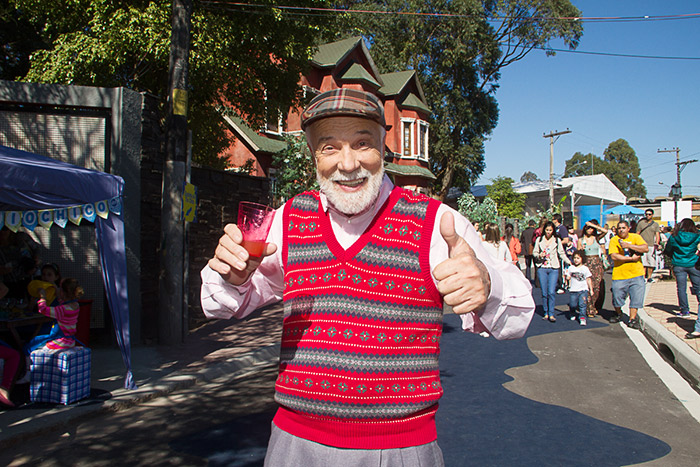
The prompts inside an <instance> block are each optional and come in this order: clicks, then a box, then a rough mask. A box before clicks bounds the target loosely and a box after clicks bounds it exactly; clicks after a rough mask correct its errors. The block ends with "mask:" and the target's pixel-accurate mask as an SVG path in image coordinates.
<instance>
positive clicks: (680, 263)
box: [475, 209, 700, 339]
mask: <svg viewBox="0 0 700 467" xmlns="http://www.w3.org/2000/svg"><path fill="white" fill-rule="evenodd" d="M653 217H654V211H653V209H647V210H646V211H645V212H644V217H643V218H642V219H640V220H639V221H630V222H627V221H625V220H621V221H620V222H618V223H617V224H614V225H612V226H609V225H607V224H606V225H604V226H601V225H600V224H599V222H598V221H597V220H595V219H591V220H589V221H587V222H585V223H584V225H583V226H582V228H581V229H580V230H578V231H577V230H576V229H574V228H573V226H571V225H569V226H566V225H564V224H563V223H562V217H561V215H560V214H554V215H553V216H552V219H551V220H549V218H547V217H543V218H542V219H541V220H540V223H539V226H538V225H537V224H536V222H535V221H534V220H530V221H528V224H527V226H526V228H525V229H523V230H522V231H521V232H520V236H519V238H518V237H517V236H515V235H514V230H513V225H512V224H506V225H505V229H504V235H503V236H501V235H500V233H499V227H498V225H497V224H495V223H488V222H487V223H484V224H483V225H479V224H478V223H476V224H475V227H477V230H479V228H481V230H479V233H480V237H481V239H482V242H483V244H484V246H485V249H486V250H487V251H488V252H489V253H490V254H491V255H492V256H493V257H494V258H496V259H498V260H502V261H508V262H512V263H514V264H516V265H519V264H520V263H519V256H522V257H523V269H522V270H523V273H524V274H525V277H526V278H527V279H528V280H530V282H531V283H532V284H533V285H534V286H535V287H536V288H539V289H541V293H542V307H543V309H544V313H543V317H542V319H544V320H549V321H552V322H554V321H556V317H555V315H554V303H555V298H556V294H561V293H564V292H565V290H566V289H568V291H569V293H570V300H571V301H570V313H569V318H570V319H572V320H574V319H578V320H579V322H580V323H581V325H584V326H585V325H586V323H587V318H592V317H594V316H596V315H598V314H599V307H600V303H601V302H602V298H603V297H602V292H603V291H604V290H605V288H604V286H605V282H604V273H605V271H606V270H608V269H610V268H611V267H612V268H613V274H612V284H611V286H612V287H611V290H612V294H613V297H612V298H613V307H614V309H615V314H614V315H613V316H612V318H610V321H611V322H619V321H620V318H621V316H622V310H621V308H622V305H623V304H624V302H625V300H626V299H627V298H629V299H630V320H629V321H628V326H630V327H631V328H639V320H638V318H637V310H638V309H639V308H640V307H641V306H642V302H643V299H644V284H645V282H654V281H656V280H657V279H656V278H655V277H654V276H653V273H654V271H655V270H658V269H662V268H664V267H666V266H670V269H671V271H672V275H673V276H674V277H675V279H676V283H677V289H678V304H679V307H680V311H679V312H678V316H684V317H687V316H689V315H690V311H689V305H688V297H687V281H688V280H690V282H691V293H692V294H693V295H696V296H700V263H698V254H700V253H698V249H699V248H700V233H699V232H698V228H697V226H696V225H695V224H694V223H693V221H692V220H691V219H683V220H682V221H681V222H679V223H678V224H677V226H676V227H675V228H674V229H673V230H672V229H671V228H670V227H662V226H660V225H659V223H657V222H656V221H654V219H653ZM696 266H697V268H696ZM584 304H585V307H584V306H583V305H584ZM686 338H688V339H696V338H700V319H699V320H698V322H697V324H696V327H695V329H694V331H693V332H690V333H688V334H687V335H686Z"/></svg>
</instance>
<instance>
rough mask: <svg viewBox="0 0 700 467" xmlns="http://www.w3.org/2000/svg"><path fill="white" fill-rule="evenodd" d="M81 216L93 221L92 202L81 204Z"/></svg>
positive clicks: (93, 207) (93, 208)
mask: <svg viewBox="0 0 700 467" xmlns="http://www.w3.org/2000/svg"><path fill="white" fill-rule="evenodd" d="M83 217H84V218H85V219H87V220H89V221H90V222H95V217H96V216H95V206H93V205H92V204H84V205H83Z"/></svg>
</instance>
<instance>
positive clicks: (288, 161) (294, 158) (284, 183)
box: [272, 134, 318, 201]
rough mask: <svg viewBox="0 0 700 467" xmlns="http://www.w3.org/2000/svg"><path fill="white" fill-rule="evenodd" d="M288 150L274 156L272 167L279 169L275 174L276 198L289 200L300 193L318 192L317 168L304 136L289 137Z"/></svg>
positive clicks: (287, 138)
mask: <svg viewBox="0 0 700 467" xmlns="http://www.w3.org/2000/svg"><path fill="white" fill-rule="evenodd" d="M285 139H286V140H287V148H286V149H284V150H283V151H280V152H278V153H276V154H273V156H272V165H273V166H274V167H278V169H277V172H276V174H275V179H276V182H275V184H276V193H275V197H276V198H280V199H281V200H282V201H284V200H288V199H290V198H292V197H293V196H295V195H298V194H299V193H303V192H304V191H308V190H317V189H318V183H317V181H316V166H315V165H314V161H313V157H312V155H311V151H310V150H309V146H308V145H307V144H306V137H305V136H304V134H301V135H299V136H296V135H289V136H287V137H286V138H285Z"/></svg>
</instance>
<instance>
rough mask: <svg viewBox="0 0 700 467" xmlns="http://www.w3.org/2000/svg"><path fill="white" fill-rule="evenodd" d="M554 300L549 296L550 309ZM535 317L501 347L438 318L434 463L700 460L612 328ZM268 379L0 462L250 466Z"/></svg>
mask: <svg viewBox="0 0 700 467" xmlns="http://www.w3.org/2000/svg"><path fill="white" fill-rule="evenodd" d="M608 279H609V278H608ZM608 283H609V282H608ZM535 292H536V293H535V295H536V300H537V303H538V304H539V302H540V300H539V297H538V295H539V294H538V292H539V289H536V291H535ZM567 298H568V296H567V295H560V296H558V297H557V304H558V309H559V310H561V311H562V312H563V310H565V309H566V308H567V307H566V303H567ZM605 308H606V309H610V308H609V304H607V306H606V307H605ZM537 313H538V315H535V318H534V319H533V321H532V324H531V326H530V329H529V330H528V333H527V337H526V338H525V339H519V340H513V341H496V340H495V339H493V338H483V337H480V336H478V335H473V334H466V333H463V332H461V330H460V328H459V319H458V317H456V316H455V315H450V314H448V315H446V316H445V327H444V337H443V343H442V355H441V360H440V365H441V373H442V381H443V386H444V388H445V396H444V398H443V399H442V401H441V404H440V410H439V411H438V440H439V444H440V446H441V447H442V450H443V453H444V458H445V462H446V465H448V466H460V467H461V466H511V465H512V466H542V465H545V466H550V465H552V466H621V465H635V464H643V465H649V466H697V465H700V443H698V442H697V440H698V439H700V424H698V423H697V422H696V421H695V419H693V418H692V417H691V416H690V415H689V414H688V412H687V411H686V409H685V408H684V407H683V406H682V404H681V403H680V402H679V401H678V400H677V399H676V398H675V397H674V396H673V394H671V392H670V391H669V390H668V389H667V388H666V386H665V385H664V384H663V383H662V382H661V381H660V380H659V378H658V377H657V376H656V374H655V373H654V372H653V371H652V370H651V369H650V368H649V366H648V364H647V363H646V362H645V361H644V359H643V358H642V357H641V356H640V354H639V353H638V351H637V350H636V348H635V347H634V345H633V344H632V343H631V342H630V340H629V339H628V338H627V336H626V335H625V333H624V330H623V329H622V328H621V326H623V325H620V324H615V325H610V324H608V323H607V321H605V320H603V319H601V318H596V319H593V320H589V325H588V326H586V327H582V326H579V324H578V322H576V321H569V320H566V319H565V316H564V314H560V315H558V319H557V322H556V323H549V322H547V321H542V320H541V319H540V318H541V314H542V311H541V308H539V307H538V310H537ZM635 332H638V331H635ZM275 373H276V369H275V367H274V366H273V365H268V366H262V367H260V368H257V369H254V370H252V371H250V372H248V373H247V374H245V375H242V376H240V377H238V378H236V379H234V380H217V381H214V382H212V383H206V384H200V385H196V386H194V387H191V388H188V389H185V390H180V391H177V392H175V393H172V394H170V395H169V396H168V397H163V398H158V399H154V400H151V401H149V402H147V403H144V404H142V405H138V406H134V407H132V408H130V409H129V410H126V411H121V412H117V413H114V414H109V415H106V416H100V417H97V418H93V419H89V420H84V421H82V422H81V423H79V424H78V425H76V426H71V427H70V428H68V429H66V430H65V431H64V432H59V433H54V434H50V435H46V436H43V437H41V438H36V439H33V440H32V441H31V445H18V446H14V447H12V448H9V449H7V450H4V451H3V452H2V453H0V464H2V465H39V466H60V465H85V466H102V465H113V464H114V463H119V464H122V465H144V464H148V465H155V466H158V465H193V466H195V465H212V466H223V465H227V466H244V467H252V466H259V465H262V459H263V457H264V453H265V447H266V444H267V438H268V436H269V430H270V421H271V418H272V415H273V413H274V409H275V405H274V402H273V400H272V394H273V386H274V379H275Z"/></svg>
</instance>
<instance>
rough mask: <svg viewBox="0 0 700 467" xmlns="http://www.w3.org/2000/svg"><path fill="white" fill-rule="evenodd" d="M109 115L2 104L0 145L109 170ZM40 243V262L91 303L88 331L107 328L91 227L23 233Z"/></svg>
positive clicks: (86, 224) (71, 225)
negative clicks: (56, 269)
mask: <svg viewBox="0 0 700 467" xmlns="http://www.w3.org/2000/svg"><path fill="white" fill-rule="evenodd" d="M110 128H111V124H110V114H109V112H108V111H107V110H99V109H98V110H96V109H80V108H63V107H56V106H43V105H26V104H5V103H3V104H0V144H2V145H4V146H9V147H12V148H16V149H21V150H23V151H28V152H33V153H35V154H40V155H42V156H46V157H50V158H53V159H57V160H60V161H63V162H67V163H70V164H73V165H77V166H80V167H86V168H89V169H94V170H99V171H103V172H108V171H109V160H110V157H109V156H110V153H109V141H110ZM27 233H28V234H29V235H31V236H32V238H33V239H34V240H35V241H36V242H37V243H38V244H39V245H40V247H39V252H38V253H39V257H40V259H41V262H42V263H55V264H57V265H58V266H59V268H60V269H61V276H62V277H64V278H65V277H74V278H76V279H77V280H78V282H80V284H81V285H82V286H83V289H85V297H84V298H87V299H91V300H93V305H92V313H91V315H90V327H91V328H103V327H105V306H104V305H105V293H104V284H103V282H102V272H101V268H100V264H99V256H98V251H97V239H96V235H95V229H94V225H93V224H92V223H91V222H88V221H86V220H85V219H83V221H82V222H81V224H80V225H79V226H76V225H74V224H72V223H70V222H69V223H68V224H67V225H66V227H65V228H63V229H62V228H60V227H58V226H55V225H54V226H53V227H51V229H49V230H47V229H44V228H42V227H40V226H39V227H37V228H36V229H35V230H34V232H27Z"/></svg>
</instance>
